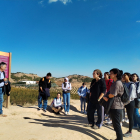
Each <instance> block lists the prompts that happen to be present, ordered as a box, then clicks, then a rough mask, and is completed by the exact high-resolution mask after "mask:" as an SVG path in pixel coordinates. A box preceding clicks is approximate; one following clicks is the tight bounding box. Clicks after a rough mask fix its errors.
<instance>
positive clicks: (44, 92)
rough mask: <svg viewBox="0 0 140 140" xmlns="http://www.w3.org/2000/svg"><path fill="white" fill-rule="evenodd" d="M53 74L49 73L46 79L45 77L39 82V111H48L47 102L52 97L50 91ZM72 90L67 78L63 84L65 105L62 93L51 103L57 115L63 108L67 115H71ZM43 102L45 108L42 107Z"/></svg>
mask: <svg viewBox="0 0 140 140" xmlns="http://www.w3.org/2000/svg"><path fill="white" fill-rule="evenodd" d="M51 76H52V75H51V73H47V75H46V77H43V78H41V79H40V81H39V96H38V110H41V108H43V111H44V112H46V109H47V100H48V97H50V93H49V89H50V88H51V81H50V78H51ZM71 89H72V86H71V83H70V82H69V79H68V78H67V77H65V79H64V82H63V83H62V90H63V103H62V98H61V93H60V92H59V93H57V95H56V97H55V98H54V100H53V101H52V103H51V105H50V106H51V108H52V111H53V112H54V113H56V114H59V113H60V112H61V111H62V110H63V108H64V112H65V115H69V114H70V112H69V110H70V91H71ZM42 100H43V107H42Z"/></svg>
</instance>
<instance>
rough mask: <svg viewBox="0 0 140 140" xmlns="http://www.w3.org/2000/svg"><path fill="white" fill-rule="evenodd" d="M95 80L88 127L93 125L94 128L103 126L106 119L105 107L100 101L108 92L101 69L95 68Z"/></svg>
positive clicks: (91, 95) (91, 94)
mask: <svg viewBox="0 0 140 140" xmlns="http://www.w3.org/2000/svg"><path fill="white" fill-rule="evenodd" d="M93 78H94V79H93V80H92V82H91V86H90V104H89V109H88V114H87V117H88V124H87V125H86V126H87V127H89V126H91V127H92V128H93V129H99V128H100V127H101V126H102V123H103V119H104V109H103V107H102V106H101V105H100V104H99V101H100V100H101V99H102V98H103V96H104V94H105V93H106V84H105V80H104V79H103V78H102V72H101V71H100V70H99V69H96V70H94V72H93ZM96 110H97V115H98V120H97V122H96V123H95V120H94V114H95V111H96Z"/></svg>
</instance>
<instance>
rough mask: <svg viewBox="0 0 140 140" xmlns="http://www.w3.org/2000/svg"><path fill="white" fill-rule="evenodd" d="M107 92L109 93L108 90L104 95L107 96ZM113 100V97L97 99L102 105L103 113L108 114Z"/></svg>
mask: <svg viewBox="0 0 140 140" xmlns="http://www.w3.org/2000/svg"><path fill="white" fill-rule="evenodd" d="M109 94H110V91H109V92H107V95H106V96H104V97H108V95H109ZM113 102H114V97H113V98H109V99H108V101H107V102H106V101H105V100H104V99H103V98H102V99H101V100H100V101H99V104H100V105H101V106H103V107H104V110H105V114H109V111H110V109H111V106H112V104H113Z"/></svg>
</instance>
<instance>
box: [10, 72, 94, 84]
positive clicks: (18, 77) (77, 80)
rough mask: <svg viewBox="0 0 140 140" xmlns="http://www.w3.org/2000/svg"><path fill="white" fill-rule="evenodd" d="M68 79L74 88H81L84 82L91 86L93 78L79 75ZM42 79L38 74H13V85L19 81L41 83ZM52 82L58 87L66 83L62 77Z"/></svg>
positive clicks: (52, 79) (53, 79) (70, 76)
mask: <svg viewBox="0 0 140 140" xmlns="http://www.w3.org/2000/svg"><path fill="white" fill-rule="evenodd" d="M67 77H68V78H69V80H70V82H71V83H72V86H73V87H79V86H81V84H82V82H86V83H87V85H89V84H90V82H91V81H92V78H90V77H88V76H83V75H77V74H74V75H69V76H67ZM40 78H41V77H39V76H38V75H37V74H33V73H29V74H27V73H22V72H17V73H11V82H12V83H15V82H19V81H39V80H40ZM51 81H52V83H56V85H58V86H61V85H62V83H63V82H64V77H60V78H55V77H52V78H51Z"/></svg>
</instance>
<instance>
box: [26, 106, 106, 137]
mask: <svg viewBox="0 0 140 140" xmlns="http://www.w3.org/2000/svg"><path fill="white" fill-rule="evenodd" d="M73 110H75V111H77V110H76V109H75V108H73ZM41 115H43V116H44V117H46V118H47V119H34V118H29V117H24V119H30V120H31V121H30V122H29V123H34V124H42V125H43V126H44V127H59V128H65V129H68V130H73V131H77V132H80V133H83V134H85V135H87V136H90V137H91V138H93V139H95V140H100V139H101V138H102V139H103V140H107V138H105V137H104V136H102V135H101V134H99V133H97V132H95V131H93V130H92V128H87V127H83V124H85V123H86V119H85V117H82V116H79V115H69V116H61V115H55V116H51V115H46V114H44V113H42V114H41ZM96 131H98V130H96ZM98 137H99V138H98Z"/></svg>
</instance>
